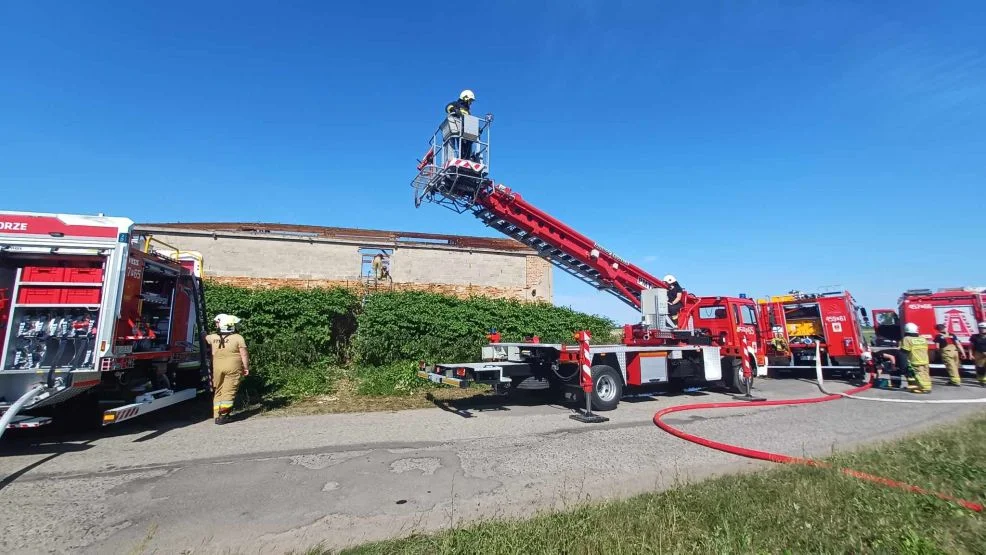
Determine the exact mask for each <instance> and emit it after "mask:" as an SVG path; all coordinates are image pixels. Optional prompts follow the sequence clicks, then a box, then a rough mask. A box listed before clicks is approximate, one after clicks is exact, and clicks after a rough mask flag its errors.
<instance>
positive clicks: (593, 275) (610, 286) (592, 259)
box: [412, 115, 766, 410]
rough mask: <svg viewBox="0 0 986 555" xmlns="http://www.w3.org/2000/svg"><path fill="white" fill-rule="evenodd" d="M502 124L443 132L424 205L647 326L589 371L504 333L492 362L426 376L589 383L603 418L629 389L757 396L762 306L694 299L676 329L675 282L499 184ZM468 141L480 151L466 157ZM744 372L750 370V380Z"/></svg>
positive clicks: (421, 183)
mask: <svg viewBox="0 0 986 555" xmlns="http://www.w3.org/2000/svg"><path fill="white" fill-rule="evenodd" d="M492 121H493V118H492V116H490V115H487V116H486V117H485V118H479V117H477V116H472V115H467V116H464V117H461V119H460V118H458V117H457V116H450V117H449V118H447V119H446V120H445V121H443V122H442V123H441V124H440V125H439V127H438V129H437V130H436V132H435V133H434V134H433V136H432V137H431V139H430V141H429V149H428V151H427V153H426V154H425V156H424V157H423V159H422V160H420V161H419V164H418V168H417V169H418V173H417V175H416V177H415V178H414V180H413V181H412V186H413V188H414V190H415V195H414V200H415V206H421V204H422V203H425V202H432V203H435V204H439V205H441V206H444V207H446V208H449V209H451V210H453V211H455V212H458V213H465V212H469V213H471V214H472V215H474V216H475V217H476V218H478V219H479V220H480V221H482V222H483V223H484V224H486V225H487V226H489V227H491V228H493V229H496V230H498V231H500V232H502V233H504V234H506V235H508V236H510V237H512V238H514V239H516V240H518V241H520V242H522V243H524V244H526V245H529V246H530V247H531V248H532V249H534V250H535V251H537V253H538V254H539V255H540V256H541V257H543V258H545V259H547V260H548V261H549V262H551V263H552V264H553V265H554V266H556V267H558V268H560V269H561V270H563V271H565V272H567V273H569V274H571V275H573V276H575V277H576V278H578V279H580V280H582V281H583V282H585V283H588V284H589V285H591V286H593V287H595V288H596V289H599V290H601V291H605V292H607V293H610V294H613V295H615V296H616V297H617V298H618V299H620V300H621V301H623V302H624V303H626V304H628V305H630V306H632V307H634V308H636V309H638V310H640V313H641V321H640V323H637V324H628V325H626V326H624V327H623V338H622V342H621V343H620V344H612V345H593V346H592V348H591V355H590V356H591V361H583V362H581V363H580V358H579V356H580V346H579V345H569V344H543V343H539V342H533V341H531V342H520V343H511V342H502V341H500V339H501V338H500V336H499V335H498V334H495V333H494V334H491V335H490V344H489V345H487V346H486V347H484V348H483V349H482V359H483V362H479V363H437V364H427V363H425V362H422V364H421V368H420V370H419V372H418V375H419V376H420V377H421V378H423V379H428V380H431V381H433V382H436V383H443V384H448V385H452V386H457V387H467V386H468V385H469V384H471V383H474V382H478V383H485V384H489V385H491V386H493V387H494V389H496V390H497V391H498V392H503V393H509V392H510V391H511V390H513V389H516V388H519V387H521V386H522V385H523V386H524V387H531V383H532V382H535V383H536V384H540V385H543V386H545V387H566V386H572V387H577V386H579V385H580V381H583V382H585V381H589V382H591V383H589V384H588V386H587V385H586V384H585V383H582V384H581V385H582V387H583V388H584V390H585V391H586V393H587V396H586V397H587V402H591V408H594V409H595V410H612V409H614V408H616V406H617V405H618V404H619V401H620V399H621V397H622V395H623V393H624V390H625V389H626V388H629V387H634V386H643V385H648V384H658V383H668V382H674V383H680V384H686V385H687V384H703V385H707V384H710V383H711V384H719V385H725V386H727V387H728V388H730V389H731V390H733V391H735V392H737V393H746V394H748V393H749V390H750V388H751V385H750V384H751V380H750V378H751V377H752V376H754V375H755V376H764V375H766V359H765V357H764V355H765V337H764V335H763V333H762V330H761V326H760V320H759V316H758V309H757V304H756V302H755V301H754V300H753V299H750V298H746V297H745V296H736V297H731V296H709V297H697V296H695V295H693V294H691V293H685V294H684V295H683V297H684V298H683V302H682V305H681V307H680V312H679V313H678V318H677V323H675V322H674V320H673V318H672V315H671V313H670V311H669V299H668V290H669V288H670V284H669V283H668V282H666V281H664V280H661V279H658V278H656V277H654V276H653V275H651V274H649V273H648V272H646V271H644V270H642V269H641V268H639V267H638V266H636V265H634V264H632V263H630V262H627V261H626V260H624V259H622V258H620V257H619V256H617V255H615V254H614V253H612V252H611V251H609V250H607V249H605V248H603V247H602V246H600V245H599V244H597V243H596V242H594V241H592V240H591V239H589V238H588V237H586V236H585V235H583V234H581V233H579V232H578V231H576V230H575V229H573V228H572V227H570V226H568V225H567V224H565V223H563V222H561V221H559V220H558V219H556V218H554V217H552V216H550V215H549V214H548V213H546V212H544V211H543V210H541V209H539V208H537V207H536V206H534V205H533V204H531V203H530V202H528V201H526V200H525V199H524V198H523V197H522V196H521V195H520V194H519V193H517V192H516V191H512V190H511V189H509V188H508V187H506V186H504V185H502V184H496V183H494V182H493V180H491V179H489V161H490V160H489V152H490V151H489V141H488V130H489V127H490V125H491V124H492ZM462 143H466V144H469V145H470V146H471V148H470V150H471V152H469V153H468V154H467V155H465V156H463V155H462V154H463V153H462V151H461V147H460V145H461V144H462ZM573 331H574V330H573ZM586 362H588V363H589V364H591V368H588V367H587V368H583V369H582V370H583V371H584V373H583V372H580V364H586ZM744 365H749V366H748V367H747V371H746V372H744V368H743V367H744ZM589 370H591V372H590V371H589ZM590 374H591V378H589V377H588V375H590ZM535 387H536V386H535Z"/></svg>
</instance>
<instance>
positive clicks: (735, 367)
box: [722, 357, 747, 395]
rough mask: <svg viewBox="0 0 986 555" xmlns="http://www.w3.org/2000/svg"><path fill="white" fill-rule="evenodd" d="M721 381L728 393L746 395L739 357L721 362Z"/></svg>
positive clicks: (741, 363)
mask: <svg viewBox="0 0 986 555" xmlns="http://www.w3.org/2000/svg"><path fill="white" fill-rule="evenodd" d="M722 381H723V383H724V384H725V385H726V388H727V389H729V391H731V392H733V393H738V394H740V395H746V393H747V391H746V382H745V381H743V362H742V361H741V360H740V359H739V357H730V358H725V359H723V360H722Z"/></svg>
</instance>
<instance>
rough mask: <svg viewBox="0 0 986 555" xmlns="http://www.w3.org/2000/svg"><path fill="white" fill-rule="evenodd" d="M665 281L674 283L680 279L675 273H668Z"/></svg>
mask: <svg viewBox="0 0 986 555" xmlns="http://www.w3.org/2000/svg"><path fill="white" fill-rule="evenodd" d="M664 281H666V282H668V283H674V282H676V281H678V280H676V279H675V278H674V276H673V275H671V274H668V275H666V276H664Z"/></svg>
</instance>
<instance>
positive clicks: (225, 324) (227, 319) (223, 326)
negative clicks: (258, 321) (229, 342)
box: [213, 314, 240, 333]
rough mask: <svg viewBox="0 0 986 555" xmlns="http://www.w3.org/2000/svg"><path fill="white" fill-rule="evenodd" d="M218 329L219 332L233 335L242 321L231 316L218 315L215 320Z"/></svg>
mask: <svg viewBox="0 0 986 555" xmlns="http://www.w3.org/2000/svg"><path fill="white" fill-rule="evenodd" d="M213 322H215V323H216V327H217V328H219V331H221V332H224V333H232V332H233V331H235V330H236V324H239V323H240V319H239V318H238V317H236V316H233V315H231V314H217V315H216V318H215V320H213Z"/></svg>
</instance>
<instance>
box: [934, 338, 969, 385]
mask: <svg viewBox="0 0 986 555" xmlns="http://www.w3.org/2000/svg"><path fill="white" fill-rule="evenodd" d="M935 329H936V330H937V331H938V334H937V335H935V343H937V344H938V348H939V349H940V350H941V361H942V364H944V365H945V369H946V370H948V385H954V386H959V385H962V375H961V374H960V373H959V367H960V366H961V365H962V359H963V358H966V354H965V348H963V347H962V343H960V342H959V338H958V336H957V335H955V334H954V333H948V332H947V331H946V328H945V324H938V325H937V326H935Z"/></svg>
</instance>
